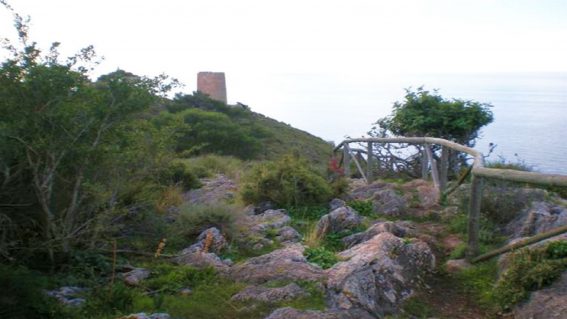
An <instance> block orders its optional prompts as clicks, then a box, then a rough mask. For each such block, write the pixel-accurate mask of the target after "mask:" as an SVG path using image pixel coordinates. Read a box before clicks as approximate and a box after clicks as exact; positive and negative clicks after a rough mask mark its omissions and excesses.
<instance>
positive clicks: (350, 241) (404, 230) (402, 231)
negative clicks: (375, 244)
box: [342, 221, 416, 248]
mask: <svg viewBox="0 0 567 319" xmlns="http://www.w3.org/2000/svg"><path fill="white" fill-rule="evenodd" d="M386 232H388V233H392V234H394V235H395V236H398V237H415V236H416V232H415V230H414V227H413V223H412V222H408V221H396V222H391V221H386V222H377V223H375V224H374V225H372V226H370V227H369V228H368V229H367V230H366V231H364V232H361V233H356V234H352V235H350V236H347V237H344V238H343V239H342V242H343V244H344V245H345V247H347V248H350V247H352V246H354V245H357V244H360V243H362V242H365V241H367V240H369V239H371V238H372V237H374V236H376V235H378V234H380V233H386Z"/></svg>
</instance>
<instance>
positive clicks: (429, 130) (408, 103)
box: [371, 87, 493, 146]
mask: <svg viewBox="0 0 567 319" xmlns="http://www.w3.org/2000/svg"><path fill="white" fill-rule="evenodd" d="M490 107H491V105H490V104H487V103H480V102H476V101H465V100H461V99H452V100H447V99H445V98H443V97H442V96H441V95H439V94H438V93H437V91H433V92H429V91H426V90H424V89H423V87H420V88H418V89H417V90H415V91H412V90H411V89H406V95H405V98H404V101H402V102H396V103H394V107H393V111H392V114H391V115H390V116H388V117H385V118H381V119H379V120H378V121H377V122H376V124H377V126H378V127H375V128H374V129H373V131H372V132H371V135H378V136H380V135H382V136H383V135H385V134H388V132H390V133H392V134H394V135H399V136H431V137H440V138H445V139H449V140H452V141H455V142H457V143H461V144H464V145H468V146H474V144H475V140H476V138H477V137H478V133H479V130H480V128H481V127H483V126H485V125H488V124H489V123H491V122H492V121H493V116H492V111H491V110H490Z"/></svg>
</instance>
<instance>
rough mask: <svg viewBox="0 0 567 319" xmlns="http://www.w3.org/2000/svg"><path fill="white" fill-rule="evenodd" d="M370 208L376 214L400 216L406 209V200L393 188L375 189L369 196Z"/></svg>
mask: <svg viewBox="0 0 567 319" xmlns="http://www.w3.org/2000/svg"><path fill="white" fill-rule="evenodd" d="M371 200H372V208H373V209H374V211H375V212H376V213H378V214H384V215H391V216H400V215H402V214H403V213H405V212H406V210H407V206H408V205H407V201H406V199H405V198H404V197H403V196H402V195H399V194H398V193H397V192H396V191H395V190H393V189H384V190H380V191H377V192H376V193H374V195H373V196H372V198H371Z"/></svg>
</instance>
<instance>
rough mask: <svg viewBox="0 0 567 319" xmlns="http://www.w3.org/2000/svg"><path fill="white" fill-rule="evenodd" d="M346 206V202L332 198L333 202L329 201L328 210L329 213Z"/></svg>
mask: <svg viewBox="0 0 567 319" xmlns="http://www.w3.org/2000/svg"><path fill="white" fill-rule="evenodd" d="M345 206H346V202H345V201H344V200H342V199H339V198H333V200H331V201H330V202H329V210H330V211H334V210H335V209H337V208H339V207H345Z"/></svg>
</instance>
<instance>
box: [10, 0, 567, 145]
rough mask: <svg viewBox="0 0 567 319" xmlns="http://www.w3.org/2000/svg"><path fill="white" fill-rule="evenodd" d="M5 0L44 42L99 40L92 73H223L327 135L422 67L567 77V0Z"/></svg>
mask: <svg viewBox="0 0 567 319" xmlns="http://www.w3.org/2000/svg"><path fill="white" fill-rule="evenodd" d="M8 2H9V3H10V4H11V5H12V6H13V7H14V9H15V10H16V11H17V12H19V13H20V14H22V15H29V16H30V17H31V38H32V39H33V40H35V41H37V42H38V43H39V44H40V45H41V46H43V47H48V46H49V44H50V43H51V42H54V41H58V42H61V43H62V47H61V51H62V53H64V54H67V55H71V54H73V53H74V52H76V51H77V50H79V49H80V48H82V47H85V46H88V45H91V44H92V45H94V47H95V49H96V50H97V52H98V53H99V54H100V55H102V56H104V58H105V60H104V62H103V63H102V64H101V65H100V66H99V68H98V69H97V71H96V72H95V75H98V74H104V73H108V72H111V71H114V70H116V69H118V68H120V69H124V70H126V71H129V72H133V73H135V74H138V75H148V76H151V75H157V74H160V73H165V74H168V75H170V76H172V77H175V78H177V79H179V80H180V81H181V82H183V83H184V84H185V87H184V88H183V91H185V92H187V93H190V92H192V91H195V90H196V76H197V73H198V72H200V71H215V72H225V73H226V79H227V90H228V100H229V103H236V102H237V101H239V102H242V103H245V104H247V105H250V107H251V108H252V110H254V111H256V112H260V113H263V114H265V115H268V116H270V117H274V118H276V119H278V120H281V121H284V122H286V123H290V124H292V125H294V126H296V127H299V128H301V129H304V130H307V131H309V132H311V133H313V134H315V135H317V136H320V137H322V138H324V139H326V140H335V141H338V140H340V139H342V137H344V136H345V135H350V136H357V135H360V134H362V133H363V132H365V131H366V130H367V129H368V128H369V127H370V124H371V123H372V122H373V121H375V120H376V119H377V118H379V117H381V116H384V115H386V114H388V113H389V112H390V110H391V105H392V102H394V101H396V100H399V99H400V98H401V97H403V93H404V92H403V88H405V87H407V86H409V85H413V86H418V85H421V84H428V83H425V82H426V78H423V77H422V75H425V74H446V73H452V74H469V73H522V72H524V73H525V72H567V59H566V58H565V57H567V41H565V39H567V1H565V0H395V1H394V0H388V1H382V0H349V1H346V0H344V1H336V0H286V1H270V0H238V1H235V0H201V1H195V0H160V1H156V0H153V1H146V0H112V1H110V0H98V1H92V0H83V1H81V0H49V1H46V0H8ZM14 36H15V32H14V29H13V27H12V21H11V17H10V15H9V14H8V12H7V11H6V10H0V37H8V38H14ZM441 89H443V88H441ZM442 92H443V91H442Z"/></svg>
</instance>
